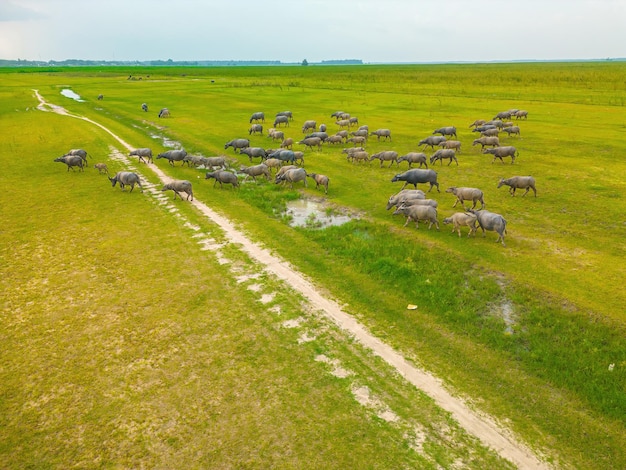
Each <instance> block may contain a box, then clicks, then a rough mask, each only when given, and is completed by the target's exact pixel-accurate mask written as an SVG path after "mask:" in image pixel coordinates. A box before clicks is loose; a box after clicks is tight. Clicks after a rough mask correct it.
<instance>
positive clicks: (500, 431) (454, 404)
mask: <svg viewBox="0 0 626 470" xmlns="http://www.w3.org/2000/svg"><path fill="white" fill-rule="evenodd" d="M33 91H34V92H35V95H36V96H37V98H38V99H39V102H40V105H39V107H38V108H39V109H41V110H43V111H48V110H51V111H53V112H56V113H59V114H63V115H66V116H69V117H74V118H77V119H82V120H84V121H87V122H90V123H92V124H94V125H96V126H98V127H100V128H101V129H103V130H104V131H106V132H107V133H109V134H110V135H111V136H112V137H113V138H114V139H115V140H117V141H118V142H119V143H120V144H121V145H122V146H124V147H125V148H126V149H128V150H133V149H134V147H132V146H131V145H129V144H128V143H126V142H125V141H124V140H122V139H121V138H120V137H118V136H117V135H115V134H114V133H113V132H111V131H110V130H109V129H107V128H106V127H104V126H103V125H102V124H100V123H98V122H96V121H93V120H91V119H89V118H86V117H84V116H78V115H74V114H71V113H69V112H68V111H66V110H65V109H64V108H62V107H60V106H56V105H53V104H50V103H48V102H46V101H45V100H44V98H43V97H42V96H41V95H40V94H39V92H38V91H37V90H33ZM147 166H148V168H150V169H151V170H152V171H153V172H154V173H155V174H156V175H157V176H158V177H159V179H160V180H161V181H163V182H168V181H169V180H170V177H168V176H167V175H166V174H165V173H163V171H161V170H160V169H159V168H158V167H157V166H156V165H154V164H152V165H147ZM192 204H193V205H194V206H195V207H196V208H197V209H198V210H199V211H200V212H202V213H203V214H204V215H205V216H206V217H207V218H209V219H210V220H211V221H213V222H214V223H216V224H217V225H218V226H219V227H221V229H222V230H223V231H224V232H225V234H226V236H227V238H228V239H229V240H230V241H231V242H232V243H237V244H239V245H240V248H241V249H242V250H243V251H244V252H246V253H247V254H248V255H249V256H250V257H251V258H252V259H254V260H256V261H257V262H258V263H260V264H261V265H262V266H263V267H264V269H265V270H266V271H267V272H268V273H271V274H273V275H274V276H276V277H277V278H279V279H281V280H282V281H284V282H286V283H287V284H288V285H289V286H291V287H292V288H293V289H294V290H297V291H298V292H300V293H301V294H302V295H303V296H304V297H305V298H307V299H308V300H309V302H311V304H312V305H313V306H314V307H315V308H317V309H319V310H320V311H323V312H324V313H325V314H326V316H327V317H328V318H330V319H331V320H332V321H333V322H335V323H336V324H337V325H338V326H339V327H340V328H341V329H343V330H344V331H346V332H348V333H349V334H351V335H352V336H353V337H354V338H355V339H356V340H357V341H359V342H360V343H361V344H363V345H364V346H366V347H367V348H369V349H370V350H371V351H372V352H373V353H374V354H376V355H377V356H379V357H381V358H382V359H383V360H385V361H386V362H387V363H388V364H389V365H391V366H392V367H393V368H395V369H396V370H397V371H398V372H399V373H400V374H402V376H403V377H404V378H405V379H406V380H407V381H408V382H410V383H411V384H413V385H414V386H415V387H417V388H418V389H420V390H421V391H423V392H424V393H425V394H427V395H428V396H430V397H431V398H432V399H433V400H434V401H435V402H436V403H437V405H438V406H440V407H441V408H443V409H444V410H446V411H448V412H449V413H451V414H452V416H453V417H454V419H455V420H456V421H457V422H458V423H459V424H460V425H461V426H462V427H463V428H464V429H465V430H466V431H467V432H468V433H470V434H472V435H474V436H476V437H477V438H478V439H479V440H480V441H481V442H482V443H483V444H484V445H486V446H488V447H490V448H492V449H494V450H495V451H496V452H498V454H499V455H501V456H502V457H503V458H505V459H507V460H509V461H511V462H512V463H514V464H515V465H517V466H518V467H519V468H522V469H532V470H540V469H546V470H548V469H550V468H551V467H550V466H549V465H548V464H546V463H545V462H544V461H542V460H541V459H540V458H539V457H537V456H536V455H535V454H533V452H532V451H531V450H530V449H529V448H528V447H526V446H525V445H524V444H522V443H521V442H519V441H518V440H517V439H516V438H515V437H514V436H513V434H512V433H511V432H510V431H509V430H507V429H505V428H503V427H501V426H499V425H498V424H497V423H496V422H495V421H494V420H493V419H492V418H490V417H489V416H485V415H482V414H479V413H477V412H476V411H474V410H472V409H471V408H470V407H469V406H468V405H467V403H466V402H465V401H463V400H462V399H460V398H457V397H454V396H453V395H451V394H450V393H449V392H448V391H447V390H446V388H445V386H444V383H443V382H442V381H441V380H440V379H438V378H437V377H435V376H433V375H432V374H430V373H429V372H427V371H424V370H422V369H420V368H418V367H416V366H415V365H414V364H411V363H409V362H407V361H406V360H405V359H404V358H403V357H402V355H401V354H400V353H399V352H398V351H396V350H394V349H393V348H392V347H391V346H389V345H387V344H385V343H383V342H382V341H380V340H379V339H378V338H376V337H375V336H374V335H372V334H371V333H370V332H369V331H368V330H367V328H365V326H364V325H362V324H361V323H359V322H358V321H357V320H356V319H354V318H353V317H352V316H350V315H348V314H347V313H345V312H344V311H343V310H342V309H341V306H340V305H339V304H337V303H336V302H334V301H332V300H330V299H327V298H326V297H324V296H323V295H322V294H321V293H320V292H319V291H318V290H317V289H316V288H315V286H314V285H313V284H312V283H311V282H309V281H308V280H307V279H306V277H305V276H304V275H303V274H302V273H300V272H298V271H296V270H295V269H294V268H292V267H291V266H290V265H289V263H288V262H286V261H285V260H283V259H280V258H279V257H277V256H276V255H273V254H272V253H270V251H268V250H267V249H266V248H264V247H263V246H262V245H260V244H258V243H255V242H253V241H252V240H250V239H249V238H247V237H246V236H245V235H244V234H243V233H242V232H240V231H239V230H237V229H236V228H235V226H234V225H233V224H232V223H231V222H230V220H228V219H227V218H225V217H223V216H222V215H220V214H218V213H217V212H215V211H213V210H212V209H211V208H209V207H208V206H207V205H206V204H204V203H203V202H201V201H198V200H197V199H195V200H194V201H193V202H192Z"/></svg>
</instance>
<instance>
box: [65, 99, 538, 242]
mask: <svg viewBox="0 0 626 470" xmlns="http://www.w3.org/2000/svg"><path fill="white" fill-rule="evenodd" d="M146 108H147V105H145V103H144V104H143V105H142V109H144V111H147V109H146ZM169 115H170V114H169V110H167V112H166V113H163V110H161V112H160V113H159V117H167V116H169ZM330 117H331V118H334V119H335V122H334V125H335V126H336V127H337V128H338V130H337V131H336V132H335V133H334V134H330V133H329V132H328V129H327V126H326V125H325V124H320V125H319V126H318V125H317V122H316V121H314V120H307V121H305V122H304V123H303V125H302V134H303V138H302V139H301V140H297V139H293V138H291V137H286V136H285V130H286V129H287V128H289V127H290V124H291V123H292V122H293V114H292V113H291V112H290V111H285V112H280V113H277V114H276V116H275V119H274V121H273V127H272V128H270V129H269V130H268V131H267V137H268V138H270V139H271V141H272V142H273V143H278V145H279V147H278V148H265V147H253V146H251V145H250V139H249V138H238V139H233V140H231V141H229V142H227V143H226V144H225V145H224V149H225V150H226V149H228V148H232V149H233V150H234V152H235V153H239V154H240V155H247V156H248V158H249V160H250V162H251V163H252V161H253V158H260V160H261V161H260V163H258V164H256V165H251V166H248V167H246V166H240V167H239V168H238V169H233V163H236V162H237V160H234V159H228V158H227V157H226V156H223V155H221V156H215V157H204V156H196V155H189V154H188V153H187V152H186V151H185V150H184V149H178V150H169V151H166V152H163V153H160V154H158V155H157V157H156V159H157V160H158V159H166V160H167V161H168V162H169V164H170V165H174V164H175V162H178V161H180V162H182V163H181V164H182V165H184V164H187V165H188V166H192V165H193V166H194V167H196V168H198V167H204V168H205V169H207V170H209V171H207V172H206V174H205V179H214V180H215V182H214V185H213V186H214V187H215V186H216V185H217V183H220V186H221V187H222V186H223V185H224V184H231V185H232V186H233V187H238V186H239V176H238V175H240V176H243V175H245V176H244V181H245V180H247V179H248V178H250V177H252V179H253V180H254V181H255V182H256V177H257V176H259V177H263V178H265V179H266V180H268V181H269V180H270V179H271V175H272V170H273V169H275V171H276V173H275V175H274V181H275V183H277V184H278V183H288V184H289V186H290V187H291V188H293V185H294V183H299V182H302V183H303V185H304V186H305V187H307V186H308V185H307V178H312V179H313V181H314V182H315V183H316V188H320V186H321V187H322V188H323V189H324V192H325V193H328V185H329V181H330V178H329V177H328V176H326V175H322V174H319V173H311V172H307V171H306V170H305V169H304V152H303V151H297V150H293V145H294V144H298V145H302V146H304V150H306V149H317V150H322V148H323V147H322V146H323V145H327V146H335V145H340V146H343V147H344V148H343V149H342V153H343V154H345V155H346V158H347V160H348V161H351V162H353V163H362V162H372V161H373V160H379V161H380V166H381V167H382V166H383V164H384V163H385V162H389V167H391V166H392V165H393V164H394V163H395V164H396V165H397V166H399V165H400V163H402V162H405V161H406V162H407V163H408V166H409V169H408V170H407V171H405V172H403V173H399V174H397V175H395V176H394V177H393V178H392V180H391V181H392V182H396V181H401V182H403V183H404V184H403V186H402V188H401V189H400V192H398V193H397V194H394V195H393V196H391V197H390V198H389V200H388V202H387V210H389V209H391V208H393V207H395V210H394V212H393V214H394V215H395V214H400V215H404V216H405V217H406V222H405V224H404V225H405V226H406V225H407V224H408V223H409V222H411V221H413V222H415V225H416V227H417V228H419V222H420V221H422V222H426V223H428V228H429V229H430V228H431V227H432V225H435V227H436V228H437V229H439V222H438V220H437V207H438V203H437V201H435V200H434V199H428V198H426V193H424V191H422V190H420V189H417V185H418V184H428V185H429V189H428V192H430V191H431V190H432V189H433V188H436V189H437V191H440V190H439V183H438V181H437V172H435V171H434V170H433V169H431V168H429V167H428V163H430V164H431V165H432V164H435V163H436V162H438V161H439V162H440V164H443V161H444V160H448V161H449V162H448V165H451V164H452V162H455V163H456V164H457V165H458V159H457V154H458V153H460V152H461V142H460V141H459V140H456V139H457V129H456V127H453V126H447V127H441V128H438V129H435V130H434V131H433V133H432V134H431V135H428V136H426V137H425V138H424V139H422V140H420V141H419V143H418V147H423V148H422V150H425V149H426V148H427V147H430V148H431V149H432V150H433V152H434V153H433V154H432V155H431V156H430V157H428V156H427V155H426V154H425V153H423V152H409V153H407V154H405V155H399V154H398V152H396V151H393V150H386V151H382V152H377V153H374V154H370V153H369V152H368V151H367V150H366V147H367V142H368V139H369V138H373V137H376V139H377V141H381V139H382V140H383V141H387V142H392V135H391V130H389V129H376V130H372V131H370V130H369V127H368V126H367V125H359V121H358V118H357V117H355V116H351V115H350V114H349V113H345V112H343V111H336V112H334V113H332V114H331V116H330ZM527 117H528V112H527V111H525V110H518V109H512V110H508V111H503V112H500V113H498V114H497V115H496V116H494V118H493V119H491V120H488V121H487V120H476V121H474V122H473V123H472V124H471V125H470V126H469V127H470V128H471V129H472V132H474V133H477V134H478V135H477V137H476V139H474V141H473V143H472V146H478V145H480V146H481V152H482V153H484V154H491V155H493V161H492V163H493V162H495V161H496V160H499V161H501V162H502V163H504V159H505V158H510V159H511V164H513V163H514V162H515V158H516V157H517V156H518V151H517V149H516V148H515V147H514V146H510V145H507V146H501V145H500V140H499V134H501V133H506V134H507V135H508V136H520V127H519V126H518V125H515V124H514V122H513V121H512V119H515V120H520V119H527ZM264 122H265V114H264V113H263V112H256V113H254V114H252V116H251V117H250V119H249V123H250V128H249V129H248V133H249V135H250V136H252V135H253V134H259V135H263V123H264ZM352 129H354V130H352ZM350 144H351V146H347V145H350ZM435 147H438V149H437V150H435ZM129 156H136V157H138V160H139V162H143V163H146V164H148V163H154V160H153V154H152V150H151V149H150V148H138V149H135V150H132V151H131V152H130V154H129ZM87 157H88V154H87V152H86V151H85V150H83V149H72V150H70V151H68V152H67V153H66V154H65V155H63V156H61V157H58V158H56V159H55V160H54V161H55V162H62V163H65V164H66V165H67V171H70V169H71V170H74V168H79V170H80V171H83V169H84V167H85V166H87ZM413 165H419V167H418V168H412V166H413ZM94 167H95V168H96V169H98V171H99V172H100V173H106V174H107V175H108V169H107V166H106V164H104V163H97V164H95V165H94ZM422 167H425V168H424V169H423V168H422ZM109 180H110V181H111V184H112V186H115V185H116V184H119V185H120V187H121V188H122V190H124V188H125V186H130V192H132V190H133V189H134V187H135V185H137V186H139V188H140V189H142V190H143V188H142V185H141V179H140V177H139V175H138V174H137V173H134V172H130V171H120V172H117V173H116V175H115V176H113V177H110V176H109ZM407 185H413V189H405V187H406V186H407ZM502 186H508V187H509V192H510V194H511V195H515V192H516V190H517V189H525V192H524V194H523V196H525V195H526V194H527V193H528V192H529V191H530V190H532V191H533V193H534V195H535V196H537V190H536V187H535V180H534V178H533V177H532V176H513V177H511V178H506V179H505V178H502V179H500V181H499V182H498V188H500V187H502ZM168 190H171V191H173V192H174V199H175V198H176V196H179V197H180V198H181V199H182V196H181V193H185V194H186V196H187V200H189V199H191V200H193V190H192V184H191V182H190V181H188V180H173V181H172V182H170V183H168V184H165V185H164V186H163V188H162V191H168ZM446 192H447V193H451V194H452V195H454V196H455V203H454V205H453V207H456V206H457V204H458V203H461V206H462V207H463V209H464V211H463V212H456V213H454V214H452V215H451V216H450V217H446V218H444V220H443V222H444V224H451V225H452V226H453V229H452V232H455V231H456V232H457V233H458V235H459V237H460V236H461V227H463V226H467V227H468V228H469V232H468V235H467V236H468V237H469V236H471V235H475V234H476V231H477V229H478V228H480V229H481V230H482V232H483V236H485V232H486V231H494V232H496V233H497V234H498V238H497V240H496V241H497V242H498V241H499V242H501V243H502V245H505V242H504V236H505V234H506V220H505V219H504V217H503V216H502V215H500V214H497V213H494V212H490V211H488V210H486V209H485V208H484V207H485V202H484V199H483V196H484V195H483V192H482V191H481V190H480V189H478V188H469V187H455V186H453V187H450V188H448V189H447V190H446ZM466 201H468V202H469V201H471V202H472V206H471V207H467V208H466V206H465V202H466ZM478 203H480V204H481V207H480V209H477V208H476V205H477V204H478Z"/></svg>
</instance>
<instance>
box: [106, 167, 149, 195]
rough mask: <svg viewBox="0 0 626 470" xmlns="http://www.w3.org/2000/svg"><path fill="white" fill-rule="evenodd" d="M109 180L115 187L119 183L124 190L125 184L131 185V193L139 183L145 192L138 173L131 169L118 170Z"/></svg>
mask: <svg viewBox="0 0 626 470" xmlns="http://www.w3.org/2000/svg"><path fill="white" fill-rule="evenodd" d="M109 181H111V186H112V187H115V185H116V184H117V183H119V184H120V188H121V189H122V191H124V186H126V185H129V186H130V192H131V193H132V192H133V189H135V185H137V186H139V188H140V189H141V192H142V193H143V187H142V186H141V181H140V179H139V175H138V174H137V173H133V172H131V171H118V172H117V173H116V175H115V176H114V177H113V178H111V177H109Z"/></svg>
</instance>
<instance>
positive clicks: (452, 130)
mask: <svg viewBox="0 0 626 470" xmlns="http://www.w3.org/2000/svg"><path fill="white" fill-rule="evenodd" d="M433 134H441V135H443V136H446V135H449V136H450V137H456V127H454V126H447V127H440V128H439V129H435V130H434V131H433Z"/></svg>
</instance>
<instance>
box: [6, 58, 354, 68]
mask: <svg viewBox="0 0 626 470" xmlns="http://www.w3.org/2000/svg"><path fill="white" fill-rule="evenodd" d="M304 62H306V65H315V64H319V65H360V64H363V61H362V60H360V59H338V60H322V61H321V62H308V61H307V60H306V59H305V60H304ZM294 64H302V65H304V64H303V63H300V62H281V61H280V60H194V61H186V60H185V61H181V60H172V59H168V60H146V61H140V60H136V61H125V60H82V59H66V60H49V61H42V60H22V59H17V60H6V59H0V67H88V66H115V65H123V66H128V65H140V66H159V67H163V66H173V67H175V66H185V67H194V66H195V67H219V66H224V67H233V66H250V65H294Z"/></svg>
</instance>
